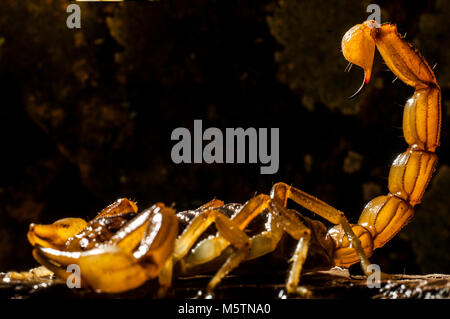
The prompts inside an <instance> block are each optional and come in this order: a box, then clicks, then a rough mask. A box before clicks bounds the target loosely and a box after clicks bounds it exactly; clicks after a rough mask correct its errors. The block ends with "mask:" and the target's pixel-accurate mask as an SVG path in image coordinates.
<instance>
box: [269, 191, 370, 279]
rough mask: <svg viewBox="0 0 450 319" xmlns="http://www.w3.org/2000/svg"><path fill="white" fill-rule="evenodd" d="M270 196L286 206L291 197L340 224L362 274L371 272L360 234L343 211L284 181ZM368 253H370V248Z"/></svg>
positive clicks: (301, 204) (310, 209)
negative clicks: (355, 230) (357, 259)
mask: <svg viewBox="0 0 450 319" xmlns="http://www.w3.org/2000/svg"><path fill="white" fill-rule="evenodd" d="M270 196H271V197H272V198H273V199H274V200H276V201H279V202H280V203H281V204H282V205H283V206H284V207H286V205H287V200H288V199H291V200H293V201H294V202H295V203H297V204H299V205H300V206H303V207H304V208H306V209H308V210H309V211H311V212H313V213H316V214H317V215H319V216H321V217H322V218H324V219H326V220H328V221H329V222H331V223H333V224H336V225H340V226H341V227H342V229H343V230H344V232H345V234H346V236H347V237H348V239H349V241H350V243H351V245H352V247H353V248H354V249H355V251H356V253H357V255H358V257H359V260H360V262H361V267H362V269H363V271H364V274H365V275H366V276H369V275H371V272H370V270H369V266H370V261H369V259H368V257H367V254H366V252H365V251H364V249H363V245H362V244H361V240H360V237H361V236H356V235H355V232H354V231H353V227H352V226H351V225H350V224H349V222H348V220H347V218H346V217H345V215H344V213H343V212H341V211H340V210H337V209H336V208H334V207H332V206H330V205H328V204H327V203H325V202H323V201H321V200H319V199H318V198H316V197H314V196H312V195H309V194H307V193H305V192H303V191H302V190H300V189H298V188H295V187H292V186H289V185H287V184H285V183H277V184H275V185H274V186H273V188H272V191H271V194H270ZM370 243H371V242H370ZM364 244H366V242H364ZM364 248H366V250H367V245H364ZM369 253H371V251H370V250H369Z"/></svg>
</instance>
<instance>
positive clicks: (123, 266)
mask: <svg viewBox="0 0 450 319" xmlns="http://www.w3.org/2000/svg"><path fill="white" fill-rule="evenodd" d="M341 46H342V52H343V55H344V57H345V58H346V59H347V60H348V61H349V62H350V63H352V64H356V65H357V66H359V67H361V68H362V69H363V70H364V80H363V83H362V85H361V87H360V88H359V89H358V91H357V93H358V92H359V91H361V89H362V88H363V87H364V85H365V84H368V83H369V80H370V76H371V71H372V65H373V59H374V54H375V47H377V48H378V51H379V52H380V54H381V56H382V58H383V59H384V61H385V63H386V65H387V66H388V67H389V69H390V70H391V71H392V72H393V73H394V74H395V75H396V76H397V77H398V78H399V79H400V80H402V81H403V82H404V83H406V84H407V85H409V86H412V87H414V89H415V92H414V94H413V95H412V97H411V98H409V99H408V100H407V102H406V105H405V108H404V113H403V136H404V138H405V140H406V142H407V144H408V148H407V150H406V151H405V152H403V153H401V154H399V155H398V156H397V157H396V158H395V160H394V161H393V163H392V166H391V168H390V171H389V178H388V189H389V193H388V194H387V195H383V196H378V197H375V198H374V199H372V200H371V201H370V202H369V203H367V204H366V206H365V207H364V209H363V211H362V214H361V216H360V218H359V220H358V222H357V223H356V224H350V223H349V222H348V220H347V218H346V217H345V214H344V213H343V212H342V211H340V210H338V209H336V208H334V207H332V206H330V205H328V204H327V203H325V202H323V201H321V200H319V199H317V198H316V197H314V196H312V195H309V194H307V193H305V192H304V191H302V190H300V189H298V188H296V187H293V186H290V185H288V184H286V183H283V182H279V183H276V184H274V185H273V187H272V189H271V192H270V194H269V195H266V194H259V195H257V196H255V197H253V198H251V199H250V200H249V201H247V202H246V203H245V204H243V205H240V204H224V202H222V201H220V200H218V199H213V200H212V201H210V202H208V203H206V204H204V205H203V206H201V207H200V208H198V209H195V210H188V211H183V212H178V213H176V211H175V209H174V208H173V207H168V206H165V205H164V204H162V203H157V204H155V205H153V206H152V207H150V208H148V209H146V210H143V211H142V212H138V207H137V205H136V203H135V202H133V201H131V200H128V199H126V198H122V199H119V200H117V201H116V202H114V203H113V204H111V205H109V206H108V207H106V208H105V209H103V210H102V211H101V212H100V213H99V214H98V215H97V216H96V217H95V218H94V219H93V220H91V221H89V222H87V221H85V220H83V219H80V218H65V219H62V220H58V221H56V222H55V223H53V224H48V225H38V224H31V225H30V227H29V232H28V234H27V236H28V240H29V242H30V243H31V244H32V245H33V247H34V249H33V256H34V258H35V259H36V260H37V261H38V262H39V263H40V264H41V265H43V266H45V267H46V268H48V269H49V270H51V271H52V272H53V273H54V274H55V275H56V276H58V277H61V278H62V279H67V278H68V276H69V275H70V274H71V273H70V272H67V271H66V268H67V266H68V265H70V264H76V265H78V266H79V267H80V275H81V285H82V287H86V288H91V289H93V290H95V291H99V292H105V293H118V292H124V291H127V290H131V289H134V288H137V287H139V286H141V285H143V283H145V282H147V281H149V280H151V279H158V283H159V292H158V295H159V296H164V294H165V293H166V291H167V289H168V288H169V287H170V286H171V282H172V278H173V277H174V276H175V275H176V276H182V275H184V274H189V273H193V274H198V273H200V270H199V269H201V266H205V265H208V264H214V263H213V262H214V261H217V260H221V262H220V263H219V264H217V263H215V264H214V265H215V266H214V267H213V270H214V271H215V275H214V276H213V277H212V279H211V280H210V281H209V283H208V285H207V288H206V289H207V291H208V292H211V293H212V292H213V290H214V288H215V287H216V286H217V285H218V284H219V283H220V282H221V280H222V279H223V278H224V277H225V276H226V275H227V274H229V273H230V272H231V271H233V270H234V269H235V268H237V267H238V266H239V265H240V264H241V263H242V262H244V261H248V260H252V259H256V258H258V257H260V256H263V255H266V254H269V253H271V252H273V251H274V250H275V249H276V248H277V246H278V244H279V243H280V241H281V238H282V236H283V234H285V233H287V234H288V235H289V237H292V238H293V240H295V241H296V247H295V250H294V252H293V254H292V255H291V258H290V262H291V265H290V268H289V272H288V276H287V280H286V286H285V287H286V291H287V292H288V293H289V294H296V295H301V296H306V297H307V296H311V293H310V291H309V290H308V289H307V288H306V287H303V286H301V285H300V275H301V273H302V271H304V270H305V269H306V268H305V269H303V268H304V265H305V261H306V259H307V256H308V255H309V256H312V255H314V258H313V259H311V260H314V264H313V265H312V267H311V268H314V269H330V268H332V267H334V266H339V267H344V268H348V267H349V266H350V265H352V264H355V263H358V262H360V264H361V267H362V270H363V272H364V274H365V275H366V276H369V275H370V274H371V271H370V265H371V264H370V261H369V259H368V258H369V257H370V256H371V255H372V253H373V251H374V250H375V249H377V248H380V247H382V246H383V245H385V244H386V243H387V242H388V241H389V240H390V239H391V238H392V237H394V236H395V235H396V234H397V233H398V232H399V231H400V230H401V229H402V228H403V227H404V226H405V225H406V224H407V223H408V222H409V221H410V220H411V218H412V217H413V215H414V206H415V205H417V204H419V203H420V202H421V199H422V196H423V194H424V192H425V190H426V188H427V185H428V183H429V181H430V179H431V176H432V174H433V172H434V170H435V166H436V164H437V156H436V154H435V150H436V148H437V147H438V146H439V138H440V126H441V91H440V88H439V85H438V83H437V80H436V77H435V75H434V73H433V71H432V69H431V68H430V66H429V65H428V63H427V62H426V61H425V59H424V58H423V57H422V55H421V54H420V53H419V52H418V51H417V50H416V49H414V48H413V47H412V45H411V44H409V43H408V42H406V41H405V40H404V39H403V38H402V37H401V36H400V35H399V34H398V32H397V27H396V25H393V24H389V23H386V24H378V23H377V22H376V21H374V20H372V21H365V22H363V23H362V24H358V25H355V26H354V27H352V28H351V29H349V30H348V31H347V32H346V33H345V35H344V37H343V38H342V42H341ZM288 200H291V201H293V202H295V203H296V204H298V205H300V206H302V207H303V208H305V209H307V210H309V211H311V212H313V213H315V214H317V215H318V216H320V217H322V218H324V219H325V220H327V221H328V222H331V223H332V224H334V226H333V227H332V228H331V229H329V230H327V228H326V227H325V225H324V224H323V223H322V222H320V221H318V220H313V219H310V218H307V217H305V216H303V215H301V214H300V213H299V212H298V211H296V210H293V209H288V208H287V203H288ZM258 216H259V217H258ZM256 217H258V218H263V220H264V226H262V227H261V225H260V224H259V229H258V230H257V231H256V232H255V231H254V235H252V236H249V235H248V232H246V231H248V230H249V229H250V227H251V225H250V226H249V224H250V223H251V222H252V221H254V220H255V218H256ZM212 224H214V225H215V230H213V231H212V234H211V235H209V236H207V235H205V234H208V232H207V231H208V229H209V231H210V233H211V229H210V226H212ZM310 258H312V257H310ZM382 275H383V276H384V277H383V278H388V277H386V276H388V275H386V274H382Z"/></svg>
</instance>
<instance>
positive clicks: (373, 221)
mask: <svg viewBox="0 0 450 319" xmlns="http://www.w3.org/2000/svg"><path fill="white" fill-rule="evenodd" d="M375 46H376V47H377V48H378V51H379V52H380V54H381V56H382V57H383V59H384V61H385V62H386V64H387V66H388V67H389V69H391V70H392V72H393V73H394V74H395V75H396V76H397V77H398V78H399V79H401V80H402V81H403V82H405V83H406V84H408V85H410V86H412V87H414V88H415V92H414V94H413V96H412V97H411V98H410V99H408V101H407V102H406V105H405V109H404V113H403V135H404V137H405V140H406V142H407V143H408V145H409V147H408V149H407V150H406V151H405V152H404V153H401V154H399V155H398V156H397V158H396V159H395V160H394V162H393V163H392V167H391V169H390V172H389V182H388V183H389V185H388V186H389V194H387V195H384V196H378V197H376V198H374V199H373V200H372V201H370V202H369V203H368V204H367V205H366V206H365V208H364V210H363V212H362V215H361V217H360V218H359V221H358V224H357V225H353V230H354V233H355V235H356V236H358V237H359V239H360V241H361V244H362V246H363V248H364V250H365V252H366V254H367V255H369V256H370V255H371V253H372V251H373V250H374V249H376V248H379V247H382V246H383V245H384V244H385V243H386V242H388V241H389V240H390V239H391V238H392V237H393V236H394V235H395V234H397V233H398V232H399V231H400V229H401V228H402V227H403V226H405V225H406V224H407V223H408V222H409V220H410V219H411V218H412V216H413V214H414V209H413V207H414V205H416V204H418V203H420V202H421V200H422V196H423V194H424V192H425V189H426V188H427V185H428V183H429V181H430V179H431V175H432V174H433V172H434V170H435V166H436V164H437V156H436V154H435V150H436V148H437V147H438V146H439V138H440V127H441V90H440V88H439V85H438V83H437V81H436V77H435V75H434V73H433V71H432V69H431V68H430V66H429V65H428V63H427V62H426V61H425V59H424V58H423V57H422V56H421V55H420V53H419V52H418V51H417V50H415V49H414V48H413V47H412V46H411V45H410V44H409V43H407V42H406V41H404V40H403V39H402V38H401V36H400V35H399V34H398V33H397V28H396V26H395V25H391V24H383V25H379V24H377V23H376V22H375V21H366V22H364V23H363V24H359V25H356V26H354V27H353V28H351V29H350V30H349V31H348V32H347V33H346V34H345V36H344V37H343V39H342V51H343V54H344V56H345V58H346V59H347V60H349V61H350V62H351V63H354V64H356V65H358V66H360V67H362V68H363V69H364V72H365V77H364V83H366V84H367V83H368V82H369V80H370V74H371V70H372V61H373V56H374V51H375ZM329 235H330V236H331V237H332V238H333V239H334V241H335V243H336V248H337V249H336V251H335V257H334V260H335V263H336V265H338V266H345V267H348V266H350V265H351V264H354V263H356V262H358V261H359V258H358V255H357V254H356V252H355V250H354V249H352V248H351V245H350V243H349V241H348V239H347V237H346V236H345V235H344V231H343V230H342V228H341V227H340V226H336V227H333V228H332V229H331V230H330V231H329Z"/></svg>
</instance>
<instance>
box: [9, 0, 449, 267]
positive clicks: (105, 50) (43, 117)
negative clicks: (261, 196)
mask: <svg viewBox="0 0 450 319" xmlns="http://www.w3.org/2000/svg"><path fill="white" fill-rule="evenodd" d="M68 3H69V2H68V1H62V0H47V1H43V0H42V1H37V0H28V1H19V2H18V1H16V0H2V1H1V2H0V97H1V108H0V145H1V150H2V152H1V157H0V271H6V270H11V269H15V270H23V269H27V268H29V267H31V266H34V265H35V264H36V263H35V262H34V261H33V259H32V257H31V247H30V245H29V244H28V242H27V240H26V232H27V229H28V225H29V223H31V222H37V223H50V222H53V221H54V220H56V219H59V218H62V217H67V216H79V217H83V218H92V217H94V216H95V214H96V212H98V211H99V210H101V209H102V208H103V207H104V206H106V205H107V204H109V203H111V202H112V201H113V200H115V199H116V198H118V197H128V198H131V199H135V200H136V201H137V202H138V204H139V206H140V207H141V208H145V207H147V206H149V205H151V204H152V203H154V202H157V201H162V202H165V203H166V204H168V205H169V204H172V203H175V205H176V208H177V209H178V210H183V209H188V208H194V207H197V206H200V205H201V204H202V203H204V202H206V201H208V200H210V199H212V198H214V197H216V198H219V199H222V200H224V201H226V202H245V201H246V200H248V199H249V198H251V197H252V196H253V195H255V194H256V193H261V192H264V193H267V192H269V190H270V188H271V186H272V185H273V184H274V183H275V182H278V181H284V182H286V183H289V184H292V185H295V186H297V187H299V188H301V189H303V190H305V191H307V192H309V193H311V194H314V195H316V196H317V197H319V198H321V199H322V200H324V201H326V202H328V203H330V204H331V205H333V206H335V207H337V208H339V209H340V210H343V211H344V212H346V214H347V216H348V217H349V219H350V221H351V222H356V221H357V219H358V216H359V214H360V212H361V210H362V208H363V207H364V205H365V204H366V203H367V202H368V201H369V200H370V199H372V198H373V197H375V196H377V195H381V194H385V193H387V176H388V172H389V167H390V163H391V162H392V160H393V159H394V158H395V157H396V155H397V154H398V153H400V152H403V151H404V150H406V148H407V145H406V143H405V142H404V140H403V138H402V131H401V121H402V108H403V105H404V103H405V101H406V100H407V99H408V98H409V97H410V96H411V95H412V93H413V89H412V88H410V87H407V86H406V85H405V84H403V83H402V82H401V81H400V80H397V81H394V82H393V80H394V75H393V74H392V73H391V72H389V71H388V70H387V67H386V66H385V65H384V63H383V62H382V60H381V58H380V56H379V55H378V53H377V54H376V57H375V62H374V72H373V76H372V81H371V84H370V85H369V86H368V87H367V88H366V89H365V90H364V91H363V93H362V94H361V95H360V96H358V97H357V98H356V99H353V100H348V99H347V97H348V96H350V95H351V94H352V93H354V91H355V90H356V89H357V88H358V87H359V84H360V82H361V80H362V77H363V74H362V71H361V70H360V69H358V68H357V67H355V66H354V67H353V68H352V69H351V71H350V72H349V73H344V69H345V67H346V65H347V62H346V61H345V60H344V58H343V57H342V55H341V51H340V42H341V38H342V36H343V34H344V33H345V31H346V30H348V29H349V28H350V27H351V26H353V25H355V24H357V23H361V22H362V21H364V20H365V19H366V18H367V17H368V16H369V13H367V12H366V7H367V5H368V4H369V3H370V2H365V1H342V0H339V1H338V0H336V1H293V0H284V1H275V0H273V1H268V0H267V1H262V0H260V1H213V0H204V1H202V0H191V1H181V0H179V1H166V0H161V1H159V2H152V3H142V2H141V3H126V4H125V3H121V4H118V3H115V4H113V3H103V4H101V3H80V6H81V13H82V28H81V30H69V29H68V28H67V27H66V18H67V16H68V14H67V13H66V7H67V5H68ZM377 4H378V5H380V7H381V9H382V15H381V18H382V22H392V23H395V24H397V25H398V30H399V33H401V34H402V35H403V34H406V39H407V40H408V41H409V42H411V43H413V44H414V45H415V46H416V47H417V48H418V49H419V50H420V51H421V52H422V53H423V55H424V57H425V58H426V59H427V61H428V63H429V64H430V66H432V67H433V66H435V73H436V76H437V78H438V81H439V83H440V85H441V88H442V94H443V97H442V112H443V126H442V142H441V147H440V148H439V149H438V156H439V157H440V163H439V164H440V165H439V169H438V171H437V173H436V174H435V176H434V178H433V181H432V184H431V187H430V188H429V189H428V191H427V193H426V195H425V197H424V202H423V204H422V205H420V206H418V207H417V209H416V216H415V218H414V219H413V221H412V222H411V224H410V225H408V227H406V228H405V229H404V230H403V231H402V232H401V233H400V234H399V235H397V236H396V237H395V238H394V239H393V240H391V241H390V242H389V243H388V244H387V245H386V246H385V247H383V248H382V249H379V250H377V251H375V254H374V256H373V257H372V259H371V260H372V262H374V263H378V264H380V266H381V267H382V269H383V271H385V272H390V273H430V272H443V273H448V271H449V268H450V254H449V253H448V248H447V246H446V245H447V244H448V240H449V227H450V214H449V208H450V197H449V191H450V183H449V181H450V168H449V166H448V165H449V162H450V160H449V141H448V135H447V129H446V127H447V122H448V116H447V105H448V100H447V98H446V96H448V93H449V88H450V65H449V56H450V45H449V43H448V41H447V35H448V34H449V31H450V30H449V28H450V27H449V24H448V16H449V14H450V3H449V2H446V1H443V0H441V1H422V2H421V4H420V5H415V6H413V5H411V2H408V1H406V0H405V1H377ZM194 119H202V120H203V127H204V129H205V128H207V127H213V126H214V127H218V128H221V129H223V130H224V129H225V128H226V127H233V128H235V127H243V128H248V127H255V128H260V127H267V128H270V127H278V128H280V169H279V171H278V173H277V174H275V175H260V174H259V166H260V165H259V164H258V165H255V164H215V165H208V164H182V165H175V164H173V162H172V161H171V158H170V151H171V148H172V146H173V145H174V142H172V141H171V140H170V134H171V132H172V130H173V129H175V128H177V127H180V126H182V127H187V128H190V129H192V127H193V120H194ZM301 212H302V213H305V214H306V215H308V216H311V214H309V213H308V212H305V211H304V210H301Z"/></svg>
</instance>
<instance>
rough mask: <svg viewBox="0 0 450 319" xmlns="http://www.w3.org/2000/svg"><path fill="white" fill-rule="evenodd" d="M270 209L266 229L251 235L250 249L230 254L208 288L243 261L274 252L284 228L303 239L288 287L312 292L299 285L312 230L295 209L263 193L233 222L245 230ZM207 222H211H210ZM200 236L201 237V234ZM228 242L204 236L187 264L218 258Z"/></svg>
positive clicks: (236, 215)
mask: <svg viewBox="0 0 450 319" xmlns="http://www.w3.org/2000/svg"><path fill="white" fill-rule="evenodd" d="M266 209H267V211H268V212H269V216H271V217H270V223H266V230H265V231H263V232H262V233H260V234H257V235H255V236H253V237H252V238H251V239H250V242H251V245H250V249H249V251H248V252H246V248H244V249H243V248H237V250H236V251H234V252H233V253H232V254H231V255H230V257H228V259H227V261H226V262H225V263H224V264H223V265H222V267H221V268H220V269H219V271H218V272H217V273H216V275H215V276H214V277H213V279H212V280H211V281H210V283H209V284H208V291H212V290H213V289H214V287H215V286H216V285H217V284H218V283H219V282H220V281H221V279H222V278H223V277H224V276H225V275H226V274H228V273H229V272H230V271H231V270H233V269H234V268H236V267H237V266H238V265H239V264H240V263H241V262H242V261H244V260H246V259H247V260H248V259H254V258H257V257H259V256H262V255H265V254H267V253H270V252H272V251H273V250H274V249H275V248H276V246H277V244H278V242H279V241H280V239H281V235H282V231H285V232H287V233H288V234H289V235H290V236H291V237H293V238H294V239H296V240H298V241H299V244H298V245H297V249H296V251H295V253H294V256H293V258H292V260H293V264H292V267H291V271H290V276H289V278H288V281H287V285H286V287H287V290H288V292H289V293H293V292H296V293H299V294H301V295H304V296H307V295H308V294H309V292H308V290H307V289H306V288H304V287H298V282H299V276H300V272H301V270H302V266H303V262H304V260H305V259H306V255H307V251H308V244H309V239H310V230H309V229H308V228H307V227H306V226H305V225H304V224H303V223H302V222H301V221H300V220H299V219H298V218H297V217H296V215H295V213H294V212H293V211H291V210H287V209H286V208H284V207H283V206H281V205H280V204H278V203H277V202H275V201H273V200H272V199H271V198H270V197H269V196H268V195H265V194H261V195H258V196H256V197H254V198H252V199H250V200H249V201H248V202H247V203H246V204H244V205H243V206H242V208H241V209H240V210H239V211H238V212H237V213H236V214H235V215H234V216H233V217H232V219H231V222H233V223H234V224H235V227H236V226H237V227H239V229H242V230H243V229H245V228H246V227H247V225H248V224H249V223H250V222H251V221H252V220H253V219H254V218H255V217H256V216H257V215H259V214H261V213H263V212H264V211H265V210H266ZM207 226H209V224H208V225H207ZM207 226H206V227H207ZM205 229H206V228H205ZM196 238H198V236H197V237H196ZM196 238H192V240H193V241H195V240H196ZM219 240H220V241H223V243H222V242H220V244H218V241H219ZM192 244H193V243H192ZM192 244H191V245H192ZM228 245H229V243H228V242H227V238H223V237H221V236H216V237H213V238H207V239H205V240H203V241H202V242H200V243H199V245H197V247H196V248H195V249H194V250H193V251H192V252H191V254H190V255H188V258H187V261H186V268H189V267H192V266H194V265H198V264H201V263H204V262H207V261H209V260H212V259H214V258H215V257H217V256H218V255H219V254H220V253H221V252H222V251H223V250H224V249H225V248H226V247H227V246H228ZM211 246H213V247H214V249H213V250H215V251H214V252H211V251H212V249H210V247H211ZM189 247H191V246H189ZM187 249H189V248H187ZM181 258H182V257H181Z"/></svg>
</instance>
